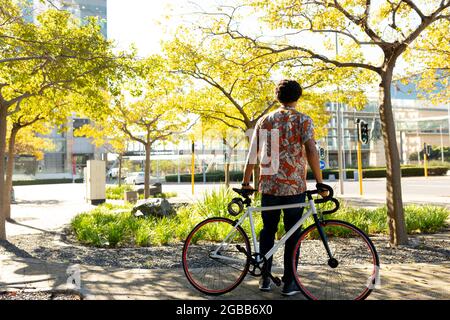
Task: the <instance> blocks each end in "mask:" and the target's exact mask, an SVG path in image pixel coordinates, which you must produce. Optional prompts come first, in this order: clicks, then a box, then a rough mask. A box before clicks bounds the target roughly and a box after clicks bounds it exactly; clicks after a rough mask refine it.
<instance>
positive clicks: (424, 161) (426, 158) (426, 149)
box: [423, 143, 428, 178]
mask: <svg viewBox="0 0 450 320" xmlns="http://www.w3.org/2000/svg"><path fill="white" fill-rule="evenodd" d="M427 151H428V148H427V144H426V143H424V145H423V170H424V173H425V178H428V154H427Z"/></svg>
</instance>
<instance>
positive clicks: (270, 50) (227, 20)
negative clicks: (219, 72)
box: [211, 0, 450, 245]
mask: <svg viewBox="0 0 450 320" xmlns="http://www.w3.org/2000/svg"><path fill="white" fill-rule="evenodd" d="M243 2H244V3H245V4H247V6H246V7H244V9H245V10H249V7H251V8H253V9H254V10H255V11H256V13H257V14H258V15H259V16H262V18H261V19H260V21H261V23H263V24H265V26H268V27H269V28H271V29H272V30H274V33H276V35H277V37H274V36H272V37H269V36H266V37H265V38H264V36H263V35H254V34H251V33H250V32H243V31H242V28H240V27H239V22H238V20H239V16H238V14H237V12H238V9H239V8H240V7H223V8H222V10H221V11H219V12H218V13H214V15H217V16H220V18H219V19H218V20H217V21H216V23H215V25H213V27H211V30H212V33H213V34H216V35H223V34H226V35H228V36H230V37H232V38H233V39H235V40H236V41H240V42H241V41H242V40H247V41H248V43H249V47H251V48H254V49H255V50H256V51H258V52H261V50H262V51H263V52H264V53H263V54H261V55H260V56H261V57H264V58H265V57H267V56H273V55H277V56H279V57H280V60H284V59H286V56H287V57H291V58H292V57H297V60H299V61H300V62H302V61H306V62H309V61H316V62H318V63H319V65H325V66H331V67H333V68H345V69H347V70H350V71H355V72H357V71H359V70H365V71H370V72H372V73H373V74H375V75H376V76H377V77H378V85H379V101H380V102H379V111H380V118H381V123H382V130H383V141H384V145H385V154H386V166H387V183H386V189H387V190H386V191H387V192H386V202H387V207H388V225H389V230H390V243H391V244H392V245H400V244H406V243H407V242H408V237H407V233H406V225H405V219H404V212H403V201H402V193H401V175H400V173H401V172H400V159H399V152H398V146H397V141H396V131H395V123H394V117H393V113H392V101H391V83H392V79H393V76H394V68H395V66H396V64H397V62H398V61H399V59H400V57H401V56H402V55H403V54H404V53H405V51H407V49H408V48H409V47H410V46H411V45H412V44H414V42H415V41H420V40H423V39H421V38H420V36H421V35H422V34H424V32H426V31H427V30H429V28H431V27H432V26H433V25H434V26H436V27H438V28H441V27H442V25H443V24H446V23H447V22H448V19H449V16H450V15H449V7H450V1H449V0H434V1H431V0H430V1H424V2H422V3H421V4H419V3H418V2H417V1H414V0H385V1H382V2H381V3H377V4H376V5H375V3H373V1H371V0H364V1H362V0H346V1H339V0H314V1H311V0H299V1H294V2H293V1H289V0H277V1H273V0H271V1H269V0H259V1H243ZM249 16H250V14H246V15H245V17H249ZM444 30H445V29H444ZM327 35H336V36H339V43H340V44H341V47H342V51H341V52H340V53H338V55H336V56H335V57H333V54H332V53H330V51H327V50H326V48H325V50H321V49H318V48H317V46H313V45H311V43H307V41H305V40H303V39H305V38H306V37H307V36H310V37H315V39H316V40H319V41H325V42H326V36H327ZM430 40H431V39H430ZM431 41H433V44H434V46H435V47H436V48H439V47H440V45H441V44H443V42H445V39H443V38H438V39H433V40H431ZM316 43H317V42H316ZM365 48H372V49H376V50H378V52H380V53H381V54H380V60H379V61H373V59H371V60H369V59H366V58H365V57H364V49H365ZM330 71H331V70H330ZM337 80H345V79H339V78H338V79H337Z"/></svg>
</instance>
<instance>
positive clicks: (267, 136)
mask: <svg viewBox="0 0 450 320" xmlns="http://www.w3.org/2000/svg"><path fill="white" fill-rule="evenodd" d="M309 139H314V126H313V122H312V120H311V118H310V117H309V116H307V115H305V114H303V113H301V112H299V111H297V110H295V109H294V108H290V107H285V106H283V107H281V108H278V109H277V110H275V111H273V112H271V113H269V114H267V115H266V116H264V117H262V118H261V119H260V120H259V121H258V123H257V124H256V128H255V130H254V133H253V137H252V142H251V147H250V150H252V147H254V148H255V147H256V148H257V149H256V150H257V154H259V155H260V181H259V186H258V187H259V192H261V193H264V194H271V195H276V196H290V195H297V194H300V193H303V192H305V191H306V172H307V171H306V165H307V159H306V153H305V147H304V144H305V142H306V141H308V140H309ZM277 155H278V156H277Z"/></svg>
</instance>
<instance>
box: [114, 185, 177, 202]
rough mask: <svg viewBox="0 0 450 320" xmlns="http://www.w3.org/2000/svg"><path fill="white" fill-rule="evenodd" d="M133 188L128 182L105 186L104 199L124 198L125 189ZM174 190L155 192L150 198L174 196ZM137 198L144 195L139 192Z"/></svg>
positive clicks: (141, 197) (175, 194) (131, 189)
mask: <svg viewBox="0 0 450 320" xmlns="http://www.w3.org/2000/svg"><path fill="white" fill-rule="evenodd" d="M133 190H134V188H133V186H132V185H129V184H123V185H121V186H118V185H117V186H107V187H106V199H110V200H124V198H125V192H127V191H133ZM176 196H177V193H176V192H163V193H157V194H155V195H153V196H152V198H165V199H169V198H172V197H176ZM139 199H144V195H143V194H140V195H139Z"/></svg>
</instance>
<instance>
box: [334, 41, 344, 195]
mask: <svg viewBox="0 0 450 320" xmlns="http://www.w3.org/2000/svg"><path fill="white" fill-rule="evenodd" d="M335 40H336V60H337V58H338V56H339V38H338V34H337V33H335ZM337 91H338V93H339V86H338V87H337ZM338 100H339V99H338ZM340 109H341V108H340V103H339V102H337V109H336V114H337V119H336V120H337V125H338V126H337V131H338V133H337V140H338V167H339V191H340V193H341V195H343V194H344V171H343V170H342V168H343V159H342V152H343V150H342V123H341V121H342V120H341V118H342V117H341V112H340Z"/></svg>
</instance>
